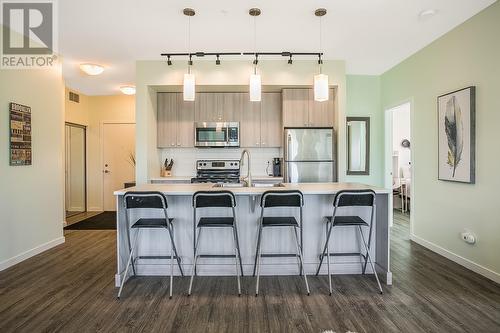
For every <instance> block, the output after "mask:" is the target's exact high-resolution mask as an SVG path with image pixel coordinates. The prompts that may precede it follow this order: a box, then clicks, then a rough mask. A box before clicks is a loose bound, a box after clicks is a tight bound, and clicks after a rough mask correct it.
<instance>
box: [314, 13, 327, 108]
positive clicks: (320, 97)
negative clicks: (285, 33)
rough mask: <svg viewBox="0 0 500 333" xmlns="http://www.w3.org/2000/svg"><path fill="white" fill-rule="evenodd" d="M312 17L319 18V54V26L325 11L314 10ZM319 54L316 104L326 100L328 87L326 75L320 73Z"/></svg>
mask: <svg viewBox="0 0 500 333" xmlns="http://www.w3.org/2000/svg"><path fill="white" fill-rule="evenodd" d="M314 15H316V16H317V17H319V50H320V52H321V51H322V39H323V36H322V33H323V30H322V25H321V18H322V17H323V16H325V15H326V9H325V8H319V9H316V11H315V12H314ZM321 54H322V53H320V54H319V56H318V66H319V74H317V75H314V100H315V101H317V102H324V101H327V100H328V93H329V87H328V75H325V74H323V72H322V67H323V60H322V59H321Z"/></svg>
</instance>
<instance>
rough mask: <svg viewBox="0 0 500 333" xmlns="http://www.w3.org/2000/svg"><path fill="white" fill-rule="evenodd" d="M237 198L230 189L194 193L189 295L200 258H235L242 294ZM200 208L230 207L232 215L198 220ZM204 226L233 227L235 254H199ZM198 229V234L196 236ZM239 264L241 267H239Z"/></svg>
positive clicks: (239, 287) (239, 288)
mask: <svg viewBox="0 0 500 333" xmlns="http://www.w3.org/2000/svg"><path fill="white" fill-rule="evenodd" d="M235 207H236V198H235V196H234V194H233V193H232V192H230V191H198V192H196V193H194V195H193V253H194V257H193V269H192V271H191V280H190V282H189V291H188V296H190V295H191V290H192V287H193V280H194V276H195V275H196V262H197V261H198V258H235V264H236V277H237V280H238V296H241V281H240V272H241V276H243V265H242V263H241V252H240V243H239V241H238V227H237V223H236V211H235ZM198 208H230V209H231V212H232V216H229V217H218V216H215V217H214V216H211V217H200V219H199V220H198V221H197V217H196V210H197V209H198ZM204 228H232V231H233V244H234V247H233V249H234V254H229V255H223V254H219V255H216V254H198V246H199V245H200V239H201V231H202V230H203V229H204ZM196 229H198V236H196ZM238 266H239V267H238Z"/></svg>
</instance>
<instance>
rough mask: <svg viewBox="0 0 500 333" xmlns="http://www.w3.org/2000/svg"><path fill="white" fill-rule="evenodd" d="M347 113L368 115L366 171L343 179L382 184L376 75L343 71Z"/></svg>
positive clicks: (380, 117)
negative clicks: (368, 141) (367, 165)
mask: <svg viewBox="0 0 500 333" xmlns="http://www.w3.org/2000/svg"><path fill="white" fill-rule="evenodd" d="M346 86H347V104H346V116H347V117H356V116H357V117H370V174H369V175H367V176H346V181H347V182H358V183H364V184H368V185H375V186H383V185H384V114H383V112H382V105H381V101H380V94H381V91H380V76H371V75H347V76H346Z"/></svg>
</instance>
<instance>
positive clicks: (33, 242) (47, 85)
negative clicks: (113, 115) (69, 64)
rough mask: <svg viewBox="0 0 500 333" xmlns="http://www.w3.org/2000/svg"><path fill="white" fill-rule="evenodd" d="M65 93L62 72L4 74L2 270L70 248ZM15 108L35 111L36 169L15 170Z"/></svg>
mask: <svg viewBox="0 0 500 333" xmlns="http://www.w3.org/2000/svg"><path fill="white" fill-rule="evenodd" d="M63 92H64V85H63V81H62V76H61V69H60V66H57V67H56V68H53V69H47V70H43V69H34V70H0V133H1V135H0V212H1V216H0V270H2V269H5V268H7V267H9V266H11V265H13V264H16V263H17V262H19V261H22V260H24V259H26V258H28V257H30V256H32V255H34V254H37V253H39V252H41V251H43V250H45V249H47V248H50V247H52V246H55V245H57V244H60V243H62V242H64V237H63V229H62V228H63V221H64V161H63V157H64V108H63V103H64V100H63ZM9 102H16V103H19V104H24V105H27V106H30V107H31V115H32V149H33V150H32V154H33V155H32V156H33V164H32V165H30V166H9Z"/></svg>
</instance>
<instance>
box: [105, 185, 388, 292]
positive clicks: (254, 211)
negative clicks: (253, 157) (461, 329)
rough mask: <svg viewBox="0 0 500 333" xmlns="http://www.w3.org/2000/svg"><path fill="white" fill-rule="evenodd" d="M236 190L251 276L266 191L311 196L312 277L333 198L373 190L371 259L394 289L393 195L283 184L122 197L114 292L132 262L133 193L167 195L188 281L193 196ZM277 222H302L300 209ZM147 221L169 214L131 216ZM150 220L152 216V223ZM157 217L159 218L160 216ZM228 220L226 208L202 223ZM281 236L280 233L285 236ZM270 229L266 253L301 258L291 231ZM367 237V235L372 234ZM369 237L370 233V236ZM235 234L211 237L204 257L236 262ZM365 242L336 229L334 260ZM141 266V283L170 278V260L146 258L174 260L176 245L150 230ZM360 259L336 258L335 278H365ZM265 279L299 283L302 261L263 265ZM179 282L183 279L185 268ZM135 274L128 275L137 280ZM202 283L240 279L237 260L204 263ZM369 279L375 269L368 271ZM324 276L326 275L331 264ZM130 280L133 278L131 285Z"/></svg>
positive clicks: (179, 188) (170, 188)
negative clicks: (294, 278)
mask: <svg viewBox="0 0 500 333" xmlns="http://www.w3.org/2000/svg"><path fill="white" fill-rule="evenodd" d="M221 189H224V190H230V191H232V192H233V193H234V194H235V196H236V220H237V225H238V233H239V241H240V248H241V256H242V264H243V271H244V274H245V276H248V275H251V274H252V272H253V264H254V260H255V248H256V244H257V231H258V219H259V216H260V197H261V195H262V193H263V192H265V191H267V190H271V189H273V190H300V191H301V192H302V193H303V194H304V208H303V217H304V221H303V223H304V227H303V242H304V243H303V247H304V269H305V271H306V273H308V274H314V273H315V272H316V269H317V267H318V263H319V255H320V253H321V251H322V249H323V246H324V242H325V238H326V235H325V223H324V220H323V217H324V216H331V215H332V212H333V197H334V194H335V193H337V192H339V191H341V190H357V189H372V190H374V191H375V193H376V213H375V220H374V223H375V225H374V227H373V238H372V246H371V250H370V254H371V256H372V258H373V259H374V261H375V264H376V265H375V266H376V269H377V272H378V273H379V277H380V278H381V279H382V280H383V281H385V282H386V283H387V284H392V273H391V271H390V256H389V255H390V230H389V196H390V194H391V192H390V191H389V190H387V189H382V188H377V187H372V186H368V185H363V184H357V183H299V184H283V185H282V186H280V187H260V186H256V187H234V188H231V187H229V188H220V187H214V184H206V183H205V184H203V183H201V184H168V185H160V184H145V185H138V186H136V187H132V188H127V189H123V190H119V191H116V192H115V193H114V194H115V196H116V198H117V200H116V204H117V274H116V276H115V284H116V286H119V284H120V281H121V279H122V278H123V273H124V271H125V265H126V263H127V258H128V244H127V233H126V228H127V226H126V218H125V208H124V203H123V196H124V194H125V193H126V192H127V191H158V192H162V193H164V194H165V195H166V197H167V201H168V214H169V217H171V218H174V219H175V221H174V228H175V231H174V237H175V242H176V246H177V251H178V254H179V256H180V257H181V260H182V266H183V270H184V273H185V274H190V273H191V264H192V259H193V208H192V195H193V194H194V193H195V192H196V191H214V190H221ZM266 212H267V213H269V214H272V215H275V216H280V215H282V216H284V215H288V216H291V215H295V216H296V218H297V219H298V216H299V215H298V210H294V209H293V208H286V209H285V208H273V210H266ZM359 212H360V211H359V208H358V210H357V213H356V214H358V215H360V216H361V217H362V218H364V219H365V220H366V221H369V216H370V215H369V214H370V210H369V209H368V208H361V212H360V213H359ZM138 214H140V216H141V217H162V212H160V211H157V212H152V211H151V210H150V211H148V212H146V211H140V210H135V211H130V221H132V222H133V221H135V220H136V219H137V218H138V217H139V216H138ZM146 214H147V215H146ZM155 214H156V215H155ZM226 214H227V215H228V216H229V211H225V210H224V209H223V208H221V209H219V208H217V209H205V210H199V212H198V216H214V215H216V216H224V215H226ZM338 214H342V215H346V214H347V215H348V214H349V210H348V208H341V209H339V210H338ZM278 229H279V230H278ZM278 229H276V228H270V229H269V230H266V231H265V233H264V234H263V239H262V253H266V252H268V253H294V252H295V247H294V243H293V237H292V231H291V230H290V231H287V230H284V229H283V228H278ZM366 229H368V228H366ZM367 234H368V230H365V235H366V236H367ZM231 237H232V234H231V230H230V229H227V230H224V229H219V228H213V229H211V230H206V231H205V230H204V233H203V239H202V242H201V244H200V248H199V251H200V254H214V253H215V254H232V253H233V247H232V246H233V243H232V238H231ZM360 242H361V240H360V239H359V236H358V234H357V233H356V230H355V228H334V230H333V233H332V238H331V240H330V251H331V252H359V247H358V245H359V244H360ZM137 254H138V256H139V257H138V258H136V261H135V263H136V270H137V274H138V275H165V276H166V275H169V274H170V262H169V260H167V259H151V258H140V256H155V255H156V256H166V255H169V254H170V243H169V237H168V233H167V231H166V230H158V229H156V230H143V231H141V236H140V240H139V242H138V252H137ZM361 262H362V260H361V258H360V257H359V256H353V257H332V263H333V264H332V273H333V274H361V269H362V265H361ZM261 263H262V265H261V275H294V274H297V273H298V267H297V261H296V259H295V258H262V261H261ZM174 267H175V270H176V271H175V274H176V275H180V272H179V271H178V267H177V266H174ZM131 271H132V270H129V273H131ZM197 272H198V274H199V275H221V276H222V275H233V274H235V266H234V259H233V258H217V259H214V258H210V259H200V260H199V261H198V263H197ZM367 272H370V267H369V266H368V267H367ZM320 273H321V274H326V263H325V264H324V265H323V266H322V269H321V272H320ZM127 278H128V277H127Z"/></svg>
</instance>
